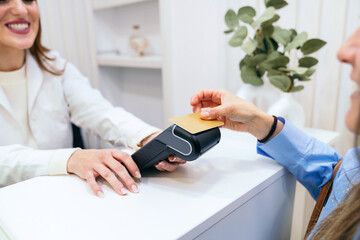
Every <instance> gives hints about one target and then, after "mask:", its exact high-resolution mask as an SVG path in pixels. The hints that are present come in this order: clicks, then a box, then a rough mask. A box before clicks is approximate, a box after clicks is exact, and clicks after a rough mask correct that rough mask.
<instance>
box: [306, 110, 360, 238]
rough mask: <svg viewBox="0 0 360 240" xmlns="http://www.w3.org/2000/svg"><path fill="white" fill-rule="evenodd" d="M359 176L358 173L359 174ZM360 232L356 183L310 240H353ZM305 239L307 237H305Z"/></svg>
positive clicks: (359, 192)
mask: <svg viewBox="0 0 360 240" xmlns="http://www.w3.org/2000/svg"><path fill="white" fill-rule="evenodd" d="M355 133H356V134H355V142H354V145H355V147H357V146H359V145H358V144H359V143H358V139H359V133H360V115H359V116H358V119H357V126H356V132H355ZM359 151H360V150H359V148H356V153H357V158H358V160H359V161H360V152H359ZM359 174H360V173H359ZM359 230H360V183H357V184H356V185H355V186H353V187H352V189H351V190H350V191H349V193H348V194H346V196H345V198H344V200H343V201H342V202H340V203H339V205H338V207H337V208H335V210H334V211H333V212H331V213H330V214H329V215H328V216H326V218H325V219H324V220H323V221H321V222H320V223H319V227H317V229H316V230H315V231H314V234H313V236H312V237H311V240H320V239H339V240H340V239H341V240H347V239H349V240H350V239H351V240H352V239H354V237H355V235H356V233H357V231H359ZM306 238H307V236H306Z"/></svg>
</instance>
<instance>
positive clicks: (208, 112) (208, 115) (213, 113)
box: [200, 106, 225, 120]
mask: <svg viewBox="0 0 360 240" xmlns="http://www.w3.org/2000/svg"><path fill="white" fill-rule="evenodd" d="M224 115H225V108H224V107H223V106H217V107H214V108H208V109H204V110H203V111H202V112H201V114H200V117H201V118H202V119H209V120H210V119H217V118H218V117H221V116H224Z"/></svg>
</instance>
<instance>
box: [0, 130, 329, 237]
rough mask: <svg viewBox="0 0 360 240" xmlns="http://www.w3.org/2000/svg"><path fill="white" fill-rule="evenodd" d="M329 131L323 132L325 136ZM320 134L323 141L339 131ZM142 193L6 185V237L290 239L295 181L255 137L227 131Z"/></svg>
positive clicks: (2, 192)
mask: <svg viewBox="0 0 360 240" xmlns="http://www.w3.org/2000/svg"><path fill="white" fill-rule="evenodd" d="M323 133H324V134H323ZM327 133H329V134H330V132H326V131H320V130H319V131H317V132H316V135H317V137H318V138H320V140H322V141H324V142H329V141H332V140H333V138H334V137H335V135H331V134H330V135H329V134H328V135H327ZM142 175H143V178H142V179H141V182H140V183H139V188H140V193H139V194H133V193H129V194H128V196H125V197H122V196H119V195H117V194H116V193H115V192H114V191H113V190H112V189H111V188H110V187H109V186H108V185H106V184H102V187H103V190H104V193H105V198H103V199H100V198H98V197H95V196H94V195H93V193H92V192H91V190H90V188H89V187H88V186H87V184H86V182H85V181H83V180H81V179H79V178H77V177H75V176H59V177H38V178H34V179H30V180H27V181H24V182H21V183H18V184H14V185H11V186H8V187H5V188H2V189H0V239H1V240H2V239H8V238H10V239H19V240H42V239H44V240H51V239H59V240H60V239H61V240H63V239H66V240H72V239H74V240H75V239H76V240H78V239H86V240H92V239H94V240H95V239H103V240H112V239H114V240H115V239H157V240H158V239H194V238H197V239H219V238H221V239H289V237H290V228H291V215H292V207H293V197H294V189H295V179H294V178H293V177H292V176H291V175H290V174H289V173H288V172H287V171H286V170H285V169H284V168H283V167H281V166H280V165H279V164H277V163H276V162H275V161H273V160H271V159H267V158H265V157H262V156H259V155H257V154H256V139H255V138H254V137H252V136H250V135H248V134H246V133H235V132H231V131H228V130H224V129H223V130H222V139H221V141H220V143H219V144H218V145H217V146H216V147H214V148H213V149H212V150H210V151H209V152H208V153H206V154H205V155H204V156H202V157H201V158H199V159H198V160H196V161H193V162H189V163H187V164H186V165H184V166H181V167H179V169H178V170H177V171H176V172H173V173H159V172H156V171H153V170H152V171H144V172H143V173H142Z"/></svg>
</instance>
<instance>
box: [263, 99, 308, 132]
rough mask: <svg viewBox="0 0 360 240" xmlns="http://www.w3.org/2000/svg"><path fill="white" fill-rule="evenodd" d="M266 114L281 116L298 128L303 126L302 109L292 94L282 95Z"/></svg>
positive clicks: (303, 116) (303, 114)
mask: <svg viewBox="0 0 360 240" xmlns="http://www.w3.org/2000/svg"><path fill="white" fill-rule="evenodd" d="M268 113H269V114H271V115H275V116H281V117H284V118H286V119H287V120H289V121H290V122H291V123H292V124H294V125H295V126H297V127H299V128H303V127H304V126H305V113H304V109H303V107H302V106H301V104H300V103H299V102H297V101H296V99H295V98H294V95H293V93H282V94H281V95H280V98H279V99H278V100H277V101H276V102H275V103H274V104H273V105H271V107H270V108H269V110H268Z"/></svg>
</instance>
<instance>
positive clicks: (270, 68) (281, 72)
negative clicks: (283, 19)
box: [224, 0, 326, 92]
mask: <svg viewBox="0 0 360 240" xmlns="http://www.w3.org/2000/svg"><path fill="white" fill-rule="evenodd" d="M264 3H265V6H266V10H265V11H264V13H263V14H262V15H261V16H260V17H258V18H257V19H254V18H255V16H256V11H255V9H254V8H252V7H250V6H246V7H242V8H240V9H239V10H238V13H237V14H236V13H235V11H233V10H232V9H230V10H228V11H227V13H226V15H225V23H226V25H227V27H228V28H229V30H226V31H225V32H224V33H226V34H230V33H233V36H232V37H231V39H230V40H229V45H230V46H232V47H241V49H242V50H243V51H245V52H246V56H245V57H244V58H243V59H242V60H241V61H240V66H239V67H240V71H241V78H242V80H243V82H244V83H249V84H252V85H254V86H260V85H262V84H264V81H263V79H262V78H263V77H264V75H265V73H267V76H268V78H269V80H270V82H271V84H273V85H274V86H275V87H277V88H279V89H281V90H282V91H284V92H296V91H300V90H302V89H304V86H303V85H299V84H298V83H299V82H302V81H308V80H310V76H311V75H312V74H313V73H314V72H315V68H314V66H315V65H316V64H317V63H318V60H317V59H316V58H314V57H311V56H307V55H309V54H312V53H314V52H316V51H318V50H319V49H320V48H322V47H323V46H324V45H325V44H326V42H324V41H323V40H321V39H316V38H314V39H309V40H308V34H307V33H306V32H302V33H300V34H297V32H296V30H294V29H289V30H287V29H283V28H281V27H279V26H274V25H273V24H274V23H275V22H277V21H278V20H279V19H280V16H279V15H278V14H276V9H280V8H282V7H284V6H286V5H287V4H288V3H287V2H286V1H284V0H264ZM240 23H242V24H247V25H248V26H250V27H251V28H253V29H254V32H255V35H254V37H253V38H250V37H248V28H247V27H246V26H243V25H240ZM294 51H295V53H296V54H297V52H301V54H302V57H301V58H300V59H297V66H296V65H295V66H291V67H290V66H288V65H289V62H290V59H289V57H288V56H289V55H291V56H292V55H294V54H293V52H294ZM290 52H292V54H290ZM294 57H295V58H297V57H296V56H294Z"/></svg>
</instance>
